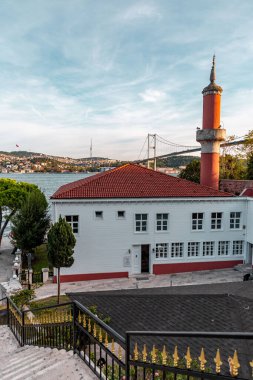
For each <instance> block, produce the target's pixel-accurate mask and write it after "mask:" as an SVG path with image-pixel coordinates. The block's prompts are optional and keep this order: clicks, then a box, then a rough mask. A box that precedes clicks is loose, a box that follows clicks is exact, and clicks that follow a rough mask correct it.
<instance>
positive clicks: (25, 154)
mask: <svg viewBox="0 0 253 380" xmlns="http://www.w3.org/2000/svg"><path fill="white" fill-rule="evenodd" d="M0 153H1V154H6V155H11V156H17V157H30V156H40V155H41V154H42V153H35V152H27V151H26V150H18V151H17V150H14V151H11V152H5V151H3V150H1V151H0Z"/></svg>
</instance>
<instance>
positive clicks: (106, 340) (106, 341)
mask: <svg viewBox="0 0 253 380" xmlns="http://www.w3.org/2000/svg"><path fill="white" fill-rule="evenodd" d="M105 347H106V348H107V347H108V335H107V333H105Z"/></svg>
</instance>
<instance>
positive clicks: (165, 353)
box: [162, 346, 168, 365]
mask: <svg viewBox="0 0 253 380" xmlns="http://www.w3.org/2000/svg"><path fill="white" fill-rule="evenodd" d="M167 358H168V355H167V352H166V347H165V346H163V350H162V364H163V365H165V364H166V363H167Z"/></svg>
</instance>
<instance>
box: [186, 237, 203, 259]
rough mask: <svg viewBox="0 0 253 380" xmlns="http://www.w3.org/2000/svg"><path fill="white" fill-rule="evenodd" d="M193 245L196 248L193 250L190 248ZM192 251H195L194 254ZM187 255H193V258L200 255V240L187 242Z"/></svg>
mask: <svg viewBox="0 0 253 380" xmlns="http://www.w3.org/2000/svg"><path fill="white" fill-rule="evenodd" d="M191 247H195V249H194V250H191V249H190V248H191ZM196 248H197V249H196ZM192 252H194V254H190V253H192ZM196 253H197V254H196ZM187 257H191V258H194V257H200V242H199V241H188V244H187Z"/></svg>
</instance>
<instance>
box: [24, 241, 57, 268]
mask: <svg viewBox="0 0 253 380" xmlns="http://www.w3.org/2000/svg"><path fill="white" fill-rule="evenodd" d="M23 268H26V269H27V258H26V257H24V260H23ZM42 268H49V269H50V270H52V269H53V266H52V264H51V263H50V262H49V260H48V255H47V244H42V245H40V246H39V247H37V248H35V250H34V252H33V260H32V269H33V271H34V272H41V269H42Z"/></svg>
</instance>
